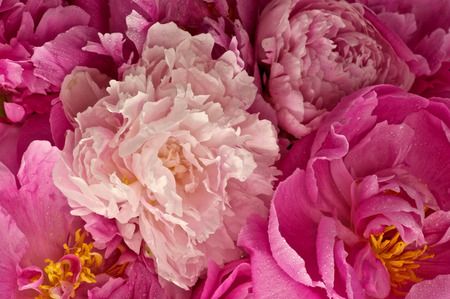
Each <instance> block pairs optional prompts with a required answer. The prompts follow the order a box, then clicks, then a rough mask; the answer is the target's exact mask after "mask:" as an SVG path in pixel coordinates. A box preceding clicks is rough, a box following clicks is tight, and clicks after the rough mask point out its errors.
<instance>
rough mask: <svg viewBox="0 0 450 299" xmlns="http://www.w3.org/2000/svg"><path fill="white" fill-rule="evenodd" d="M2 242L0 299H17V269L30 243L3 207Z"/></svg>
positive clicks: (0, 250) (1, 214)
mask: <svg viewBox="0 0 450 299" xmlns="http://www.w3.org/2000/svg"><path fill="white" fill-rule="evenodd" d="M0 205H1V201H0ZM0 240H2V246H0V256H1V259H0V277H1V280H0V297H1V298H17V297H16V292H17V274H16V268H17V267H18V266H19V263H20V261H21V259H22V256H23V255H24V254H25V252H26V249H27V247H28V241H27V239H26V238H25V236H24V234H23V233H22V232H21V231H20V229H19V228H18V227H17V225H16V223H15V222H14V220H13V219H12V218H11V216H10V215H9V214H8V213H7V212H6V211H5V210H4V209H3V208H2V207H0Z"/></svg>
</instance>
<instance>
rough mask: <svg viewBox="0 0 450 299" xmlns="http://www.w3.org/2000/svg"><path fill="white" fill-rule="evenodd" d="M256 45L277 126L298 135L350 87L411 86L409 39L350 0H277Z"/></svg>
mask: <svg viewBox="0 0 450 299" xmlns="http://www.w3.org/2000/svg"><path fill="white" fill-rule="evenodd" d="M255 47H256V51H257V55H258V57H257V59H258V61H259V62H260V63H261V65H262V68H263V69H264V71H265V76H266V77H267V78H266V81H267V82H266V84H267V92H268V97H267V98H268V101H269V102H270V103H271V104H272V106H273V108H274V109H275V110H276V112H277V116H278V122H279V126H280V127H281V128H282V129H283V130H285V131H287V132H288V133H289V134H291V135H293V136H294V137H297V138H299V137H302V136H304V135H306V134H308V133H309V132H311V130H314V129H315V128H317V127H318V125H319V124H320V121H321V119H322V117H323V116H324V115H325V113H326V112H327V111H329V110H331V109H332V108H333V107H334V106H335V105H336V104H337V103H338V101H339V100H340V99H341V97H342V96H344V95H347V94H349V93H351V92H353V91H355V90H358V89H359V88H362V87H364V86H367V85H372V84H376V83H391V84H395V85H398V86H400V87H402V88H404V89H406V90H408V89H409V88H410V87H411V85H412V82H413V80H414V75H413V74H412V73H411V72H410V70H409V67H408V65H407V64H406V62H405V60H409V59H413V54H412V53H411V52H410V51H409V50H408V48H407V47H406V46H405V45H404V43H403V42H402V41H401V40H400V39H398V38H396V37H395V36H392V34H390V32H389V31H388V29H387V28H385V27H383V25H382V24H381V23H380V22H379V21H378V20H377V19H376V17H375V16H374V15H373V13H371V12H370V11H368V10H365V9H364V8H363V6H362V5H359V4H349V3H347V2H345V1H329V0H321V1H312V0H273V1H271V2H270V3H269V4H268V5H267V6H266V7H265V8H264V10H263V12H262V14H261V17H260V20H259V24H258V29H257V37H256V46H255Z"/></svg>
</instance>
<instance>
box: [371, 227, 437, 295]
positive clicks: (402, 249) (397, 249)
mask: <svg viewBox="0 0 450 299" xmlns="http://www.w3.org/2000/svg"><path fill="white" fill-rule="evenodd" d="M387 233H389V236H386V234H387ZM392 234H393V235H392ZM369 242H370V245H371V247H372V250H373V251H374V252H375V254H376V256H377V258H378V259H379V260H380V261H381V262H382V263H383V265H384V266H385V267H386V269H387V270H388V272H389V274H390V277H391V286H392V288H393V290H394V292H397V293H398V292H399V291H400V290H399V289H401V287H404V286H405V285H406V284H408V283H410V282H413V283H417V282H420V281H421V280H422V278H420V277H417V275H416V273H415V270H416V269H417V268H419V267H420V265H419V264H418V263H417V261H423V260H426V259H430V258H433V257H434V254H426V251H427V250H428V246H427V245H425V246H423V247H422V248H419V249H414V250H408V249H407V247H408V245H409V244H407V243H405V242H404V241H403V240H402V239H401V237H400V233H399V232H398V231H397V229H396V228H395V226H393V225H390V226H388V227H386V228H385V230H384V231H383V232H382V233H380V234H372V235H370V240H369Z"/></svg>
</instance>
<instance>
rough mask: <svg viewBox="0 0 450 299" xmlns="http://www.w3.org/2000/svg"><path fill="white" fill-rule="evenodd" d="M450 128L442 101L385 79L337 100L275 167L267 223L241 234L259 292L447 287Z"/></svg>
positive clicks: (423, 292) (384, 293)
mask: <svg viewBox="0 0 450 299" xmlns="http://www.w3.org/2000/svg"><path fill="white" fill-rule="evenodd" d="M449 126H450V101H449V100H448V99H443V98H434V99H426V98H423V97H420V96H417V95H413V94H408V93H407V92H405V91H403V90H401V89H400V88H398V87H394V86H389V85H379V86H375V87H369V88H365V89H363V90H361V91H359V92H357V93H355V94H352V95H351V96H348V97H346V98H344V99H343V100H342V102H341V103H340V104H339V105H338V106H337V107H336V108H335V109H334V110H333V111H332V112H330V114H329V115H328V116H327V118H326V119H325V120H324V122H323V123H322V124H321V126H320V127H319V129H318V131H317V132H315V133H313V134H311V135H308V136H306V137H305V138H303V139H301V140H300V141H299V142H298V143H297V144H295V145H294V147H293V148H292V149H291V151H290V152H289V153H288V155H287V156H285V157H284V159H283V161H282V163H280V164H281V169H282V171H283V172H284V176H285V177H287V178H285V179H284V180H283V181H282V182H281V183H280V184H279V185H278V187H277V190H276V192H275V195H274V199H273V202H272V206H271V211H270V217H269V221H268V223H267V222H265V221H263V220H258V219H256V220H254V221H252V222H251V223H250V224H249V225H248V226H247V227H246V228H245V229H244V230H243V232H242V234H241V235H240V244H241V245H242V246H243V247H244V248H246V249H247V250H248V251H249V253H250V259H251V264H252V275H253V283H254V289H255V290H256V292H257V293H256V295H258V290H271V292H272V293H271V294H274V293H277V292H279V293H280V294H281V293H283V292H285V290H284V288H285V287H286V288H287V287H288V286H289V288H291V289H292V291H298V292H299V293H300V294H301V293H303V292H305V290H304V289H305V288H308V289H307V290H306V291H307V292H315V293H316V296H318V297H319V298H327V297H328V298H397V297H396V296H400V297H403V296H405V295H406V296H407V298H429V297H427V296H429V295H430V294H432V292H431V290H432V288H433V287H438V288H439V289H438V290H435V291H436V292H438V291H439V292H441V293H440V294H443V293H445V288H443V286H445V284H447V285H448V284H449V283H450V281H449V277H450V276H449V275H448V274H450V243H449V242H450V239H449V237H448V231H449V229H450V200H449V198H450V197H449V192H450V191H449V190H450V173H449V171H448V167H449V165H450V141H449V132H450V130H449ZM267 232H268V233H267ZM262 256H263V257H265V258H261V257H262ZM267 268H268V269H269V270H267V272H272V273H276V275H275V274H274V275H272V276H273V278H269V277H267V275H266V274H265V273H263V272H266V271H260V270H259V269H267ZM447 289H448V288H447ZM320 292H322V294H320ZM408 292H410V294H408ZM436 294H438V293H436ZM262 298H264V296H262ZM267 298H269V297H267ZM299 298H314V296H313V295H311V296H309V295H305V294H304V295H303V297H302V296H300V297H299ZM443 298H444V297H443Z"/></svg>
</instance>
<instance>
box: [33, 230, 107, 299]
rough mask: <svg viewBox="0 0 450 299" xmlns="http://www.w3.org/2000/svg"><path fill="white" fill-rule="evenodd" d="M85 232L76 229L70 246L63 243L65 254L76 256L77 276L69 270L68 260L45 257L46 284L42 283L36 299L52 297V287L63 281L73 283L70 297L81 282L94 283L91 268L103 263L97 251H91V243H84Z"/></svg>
mask: <svg viewBox="0 0 450 299" xmlns="http://www.w3.org/2000/svg"><path fill="white" fill-rule="evenodd" d="M85 238H86V233H84V232H81V229H78V230H77V231H76V232H75V242H74V244H73V246H72V247H69V245H68V244H67V243H66V244H64V246H63V247H64V252H65V254H66V255H67V254H73V255H75V256H77V257H78V259H79V261H80V264H81V271H80V274H79V276H78V278H75V277H73V276H74V273H73V272H72V271H71V270H72V269H71V265H70V262H69V261H68V260H62V261H60V262H54V261H52V260H50V259H46V260H45V262H46V263H47V266H46V267H45V268H44V272H45V274H46V275H47V284H42V285H41V286H40V287H39V289H40V291H41V294H40V295H39V296H37V297H36V299H49V298H54V295H53V294H52V289H53V288H58V287H61V286H62V285H63V284H64V283H65V282H69V283H71V284H72V285H73V291H72V294H71V296H70V298H75V291H76V289H78V287H79V286H80V284H81V283H83V282H85V283H95V282H96V280H95V274H94V273H93V272H92V271H93V270H95V269H97V268H99V267H100V266H101V265H102V263H103V257H102V256H101V255H100V254H99V253H97V252H92V249H93V247H94V244H93V243H85Z"/></svg>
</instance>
